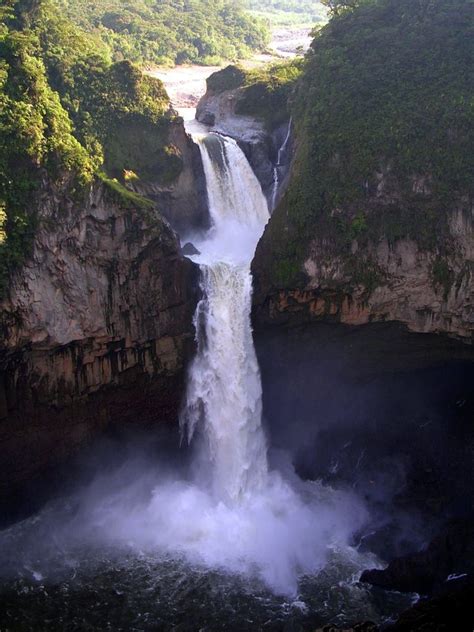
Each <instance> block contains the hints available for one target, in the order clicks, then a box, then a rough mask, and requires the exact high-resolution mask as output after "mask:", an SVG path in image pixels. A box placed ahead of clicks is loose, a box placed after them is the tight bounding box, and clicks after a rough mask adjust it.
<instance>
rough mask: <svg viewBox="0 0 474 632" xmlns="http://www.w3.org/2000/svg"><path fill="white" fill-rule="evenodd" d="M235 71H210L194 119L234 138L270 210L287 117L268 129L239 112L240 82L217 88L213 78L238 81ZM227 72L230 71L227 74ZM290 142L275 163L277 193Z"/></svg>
mask: <svg viewBox="0 0 474 632" xmlns="http://www.w3.org/2000/svg"><path fill="white" fill-rule="evenodd" d="M235 72H237V69H236V68H235V67H234V66H229V67H228V68H225V69H224V70H222V71H220V72H217V73H215V74H214V75H211V77H210V78H209V80H208V82H207V91H206V94H205V95H204V96H203V97H202V98H201V100H200V101H199V103H198V106H197V110H196V119H197V120H198V121H199V122H201V123H203V124H204V125H208V126H209V127H210V129H211V130H213V131H216V132H219V133H220V134H224V135H225V136H230V137H231V138H234V139H235V140H236V141H237V142H238V143H239V146H240V147H241V148H242V150H243V151H244V153H245V155H246V156H247V159H248V161H249V163H250V165H251V166H252V169H253V170H254V172H255V175H256V176H257V178H258V180H259V182H260V184H261V185H262V189H263V192H264V193H265V196H266V197H267V200H268V203H269V206H270V210H271V211H272V210H273V205H274V202H275V199H276V198H277V196H275V194H274V185H275V167H276V166H277V164H278V157H279V156H278V151H279V149H280V148H281V146H282V145H283V144H284V142H285V139H286V136H287V133H288V125H289V121H287V120H286V121H284V122H283V123H282V124H280V125H277V126H276V127H275V128H274V129H271V130H269V129H267V128H266V127H265V125H264V123H263V121H261V120H258V119H257V118H255V117H253V116H249V115H244V114H242V113H240V112H239V104H240V103H241V102H242V99H243V98H244V91H243V88H242V86H241V85H237V87H231V88H229V89H217V88H216V87H214V84H215V83H216V82H219V83H222V82H224V85H225V83H228V82H229V80H230V81H231V83H230V84H229V85H232V83H235V82H236V83H239V82H240V80H241V77H240V75H239V76H237V77H234V75H233V73H235ZM228 75H231V76H230V77H229V76H228ZM292 153H293V152H292V146H291V142H290V143H287V146H286V151H285V154H284V156H281V163H280V164H279V165H278V167H279V174H278V181H279V187H278V192H277V193H278V197H279V196H280V195H281V193H282V191H283V190H284V189H285V187H286V185H287V177H288V173H289V165H290V162H291V158H292Z"/></svg>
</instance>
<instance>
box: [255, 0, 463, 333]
mask: <svg viewBox="0 0 474 632" xmlns="http://www.w3.org/2000/svg"><path fill="white" fill-rule="evenodd" d="M473 28H474V24H473V16H472V11H470V10H469V7H468V5H467V4H466V3H465V2H464V1H463V0H449V2H446V3H441V2H437V3H433V5H430V6H429V7H428V6H427V5H426V6H424V7H421V5H420V6H418V5H415V4H413V3H412V2H409V1H408V0H402V1H399V0H381V1H380V2H377V3H363V4H362V5H361V6H360V7H358V8H357V9H355V10H354V11H347V12H344V13H342V14H341V15H339V16H336V17H334V18H333V19H332V20H330V22H329V24H328V25H327V26H326V27H325V28H323V29H322V30H321V31H320V32H319V34H318V35H317V37H316V39H315V40H314V42H313V44H312V50H311V53H310V54H309V55H308V57H307V59H306V65H305V68H304V71H303V74H302V76H301V78H300V80H299V83H298V87H297V90H296V92H295V95H294V98H293V104H292V108H293V111H294V118H295V130H296V155H295V158H294V163H293V168H292V175H291V182H290V186H289V188H288V190H287V192H286V194H285V196H284V198H283V199H282V200H281V203H280V205H279V207H278V208H277V209H276V211H275V213H274V214H273V216H272V218H271V221H270V223H269V225H268V227H267V230H266V231H265V234H264V236H263V238H262V240H261V243H260V244H259V246H258V249H257V253H256V257H255V261H254V264H253V272H254V277H255V286H256V291H255V318H256V322H259V323H264V322H280V323H281V322H287V323H295V322H301V321H311V322H312V321H318V320H327V321H335V322H341V323H345V324H348V325H363V324H366V323H373V322H380V321H395V322H398V323H402V324H403V325H405V326H406V327H407V328H408V329H409V330H411V331H414V332H422V333H428V332H429V333H437V334H446V335H448V336H450V337H453V338H457V339H459V340H461V341H463V342H465V343H470V344H472V343H473V342H474V234H473V223H474V190H473V186H472V182H473V181H472V173H473V169H474V163H473V159H472V151H471V150H470V149H469V146H470V144H471V143H472V142H473V136H472V134H473V131H472V130H473V129H474V126H473V122H474V121H473V114H472V108H470V106H469V105H468V102H469V99H470V97H469V95H472V90H473V82H472V74H469V73H468V72H467V68H468V65H469V64H468V62H467V60H468V59H470V58H472V55H473V53H474V49H473V39H472V37H471V35H472V29H473ZM400 34H402V36H401V35H400ZM440 41H442V42H443V51H442V52H441V49H440V48H439V42H440ZM439 95H442V98H440V97H439Z"/></svg>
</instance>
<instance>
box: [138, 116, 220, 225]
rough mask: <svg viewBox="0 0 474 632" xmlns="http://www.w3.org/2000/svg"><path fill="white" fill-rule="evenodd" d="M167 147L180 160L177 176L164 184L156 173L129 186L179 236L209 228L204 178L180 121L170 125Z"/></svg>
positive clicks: (196, 149) (199, 162)
mask: <svg viewBox="0 0 474 632" xmlns="http://www.w3.org/2000/svg"><path fill="white" fill-rule="evenodd" d="M167 142H168V147H169V148H170V150H172V151H173V152H174V153H175V155H176V157H177V158H178V159H179V161H180V170H179V175H178V176H177V177H176V178H174V179H173V180H172V181H171V182H168V183H166V184H164V183H163V182H162V180H160V178H159V174H158V173H157V174H156V175H155V177H154V178H153V175H152V174H150V175H151V177H149V178H148V179H147V180H143V179H142V180H138V181H137V182H133V181H132V182H130V183H129V185H128V186H129V187H130V188H132V189H133V190H135V191H137V192H138V193H140V194H141V195H144V196H146V197H148V198H150V199H152V200H154V201H156V203H157V204H158V206H159V209H160V212H161V213H162V215H164V217H166V219H167V220H168V221H169V222H170V224H171V225H172V227H173V228H174V229H175V230H176V231H178V232H179V233H180V234H185V233H186V232H188V231H190V230H191V231H193V230H202V229H207V228H209V225H210V218H209V208H208V201H207V189H206V179H205V175H204V169H203V166H202V160H201V154H200V152H199V148H198V146H197V145H196V144H195V143H194V142H193V141H192V139H191V137H190V136H188V135H187V134H186V132H185V129H184V126H183V123H182V120H181V119H179V118H178V119H176V120H175V121H173V122H172V123H171V125H170V129H169V132H168V139H167Z"/></svg>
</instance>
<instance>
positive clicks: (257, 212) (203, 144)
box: [196, 133, 269, 263]
mask: <svg viewBox="0 0 474 632" xmlns="http://www.w3.org/2000/svg"><path fill="white" fill-rule="evenodd" d="M196 141H197V142H198V144H199V147H200V150H201V157H202V162H203V166H204V173H205V176H206V184H207V194H208V201H209V213H210V216H211V220H212V228H211V230H210V232H209V233H208V234H207V235H206V236H205V238H204V241H203V242H200V243H199V244H198V246H197V247H198V249H199V251H200V252H201V253H202V256H201V257H200V258H198V259H197V261H198V263H212V262H216V261H225V262H227V263H250V261H251V259H252V257H253V255H254V253H255V248H256V246H257V242H258V240H259V239H260V237H261V235H262V233H263V230H264V228H265V225H266V223H267V222H268V219H269V211H268V204H267V201H266V199H265V195H264V194H263V191H262V187H261V185H260V183H259V181H258V179H257V177H256V175H255V174H254V172H253V170H252V167H251V166H250V164H249V162H248V160H247V158H246V156H245V154H244V153H243V151H242V150H241V149H240V147H239V145H238V144H237V142H236V141H235V140H234V139H233V138H229V137H226V136H221V135H219V134H215V133H211V134H208V135H207V136H202V135H199V136H197V137H196Z"/></svg>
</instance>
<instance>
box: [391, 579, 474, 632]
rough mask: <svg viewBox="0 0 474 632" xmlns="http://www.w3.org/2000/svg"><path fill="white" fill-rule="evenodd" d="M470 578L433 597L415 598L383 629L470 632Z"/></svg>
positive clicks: (473, 593)
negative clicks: (391, 623)
mask: <svg viewBox="0 0 474 632" xmlns="http://www.w3.org/2000/svg"><path fill="white" fill-rule="evenodd" d="M473 600H474V581H473V580H471V581H470V582H468V583H467V584H465V585H463V586H460V587H459V589H457V590H456V589H452V590H450V591H448V592H445V593H443V594H441V595H439V596H437V597H435V598H433V599H424V600H421V601H419V602H418V603H417V604H416V605H414V606H413V607H412V608H410V609H409V610H407V611H406V612H404V613H403V614H402V615H401V616H400V617H399V619H398V621H397V622H396V623H395V624H393V625H391V626H389V627H387V628H385V632H451V631H453V632H454V631H455V632H472V630H473V628H474V609H473Z"/></svg>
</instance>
